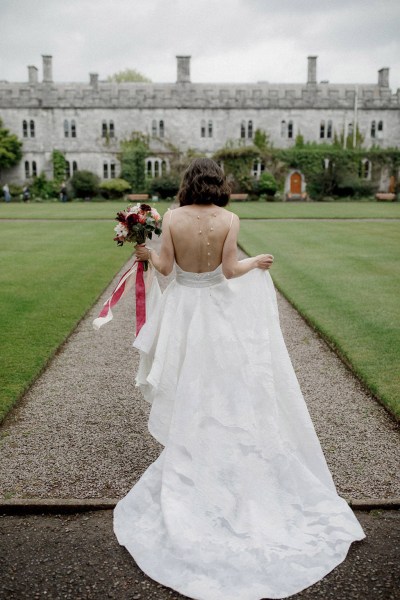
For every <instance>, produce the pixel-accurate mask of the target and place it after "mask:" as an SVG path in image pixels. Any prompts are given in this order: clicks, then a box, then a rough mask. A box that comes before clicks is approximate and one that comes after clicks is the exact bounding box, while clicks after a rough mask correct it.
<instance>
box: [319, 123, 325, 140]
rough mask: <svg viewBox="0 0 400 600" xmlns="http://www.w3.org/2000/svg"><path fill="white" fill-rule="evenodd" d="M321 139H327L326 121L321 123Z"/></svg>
mask: <svg viewBox="0 0 400 600" xmlns="http://www.w3.org/2000/svg"><path fill="white" fill-rule="evenodd" d="M319 137H320V138H324V137H325V121H321V125H320V126H319Z"/></svg>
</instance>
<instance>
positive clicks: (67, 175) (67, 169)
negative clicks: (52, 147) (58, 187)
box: [65, 160, 71, 179]
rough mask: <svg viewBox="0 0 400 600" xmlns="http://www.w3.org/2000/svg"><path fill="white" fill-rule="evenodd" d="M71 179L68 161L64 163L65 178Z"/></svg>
mask: <svg viewBox="0 0 400 600" xmlns="http://www.w3.org/2000/svg"><path fill="white" fill-rule="evenodd" d="M70 177H71V163H70V162H69V160H66V161H65V178H66V179H69V178H70Z"/></svg>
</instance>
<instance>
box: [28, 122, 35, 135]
mask: <svg viewBox="0 0 400 600" xmlns="http://www.w3.org/2000/svg"><path fill="white" fill-rule="evenodd" d="M29 132H30V134H31V137H35V121H33V120H31V121H29Z"/></svg>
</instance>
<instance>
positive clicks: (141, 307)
mask: <svg viewBox="0 0 400 600" xmlns="http://www.w3.org/2000/svg"><path fill="white" fill-rule="evenodd" d="M143 270H144V264H143V262H142V261H139V262H138V266H137V271H136V286H135V290H136V335H138V334H139V331H140V330H141V329H142V327H143V325H144V324H145V323H146V288H145V285H144V278H143Z"/></svg>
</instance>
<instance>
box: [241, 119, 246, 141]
mask: <svg viewBox="0 0 400 600" xmlns="http://www.w3.org/2000/svg"><path fill="white" fill-rule="evenodd" d="M240 137H241V138H245V137H246V121H242V122H241V124H240Z"/></svg>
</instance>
